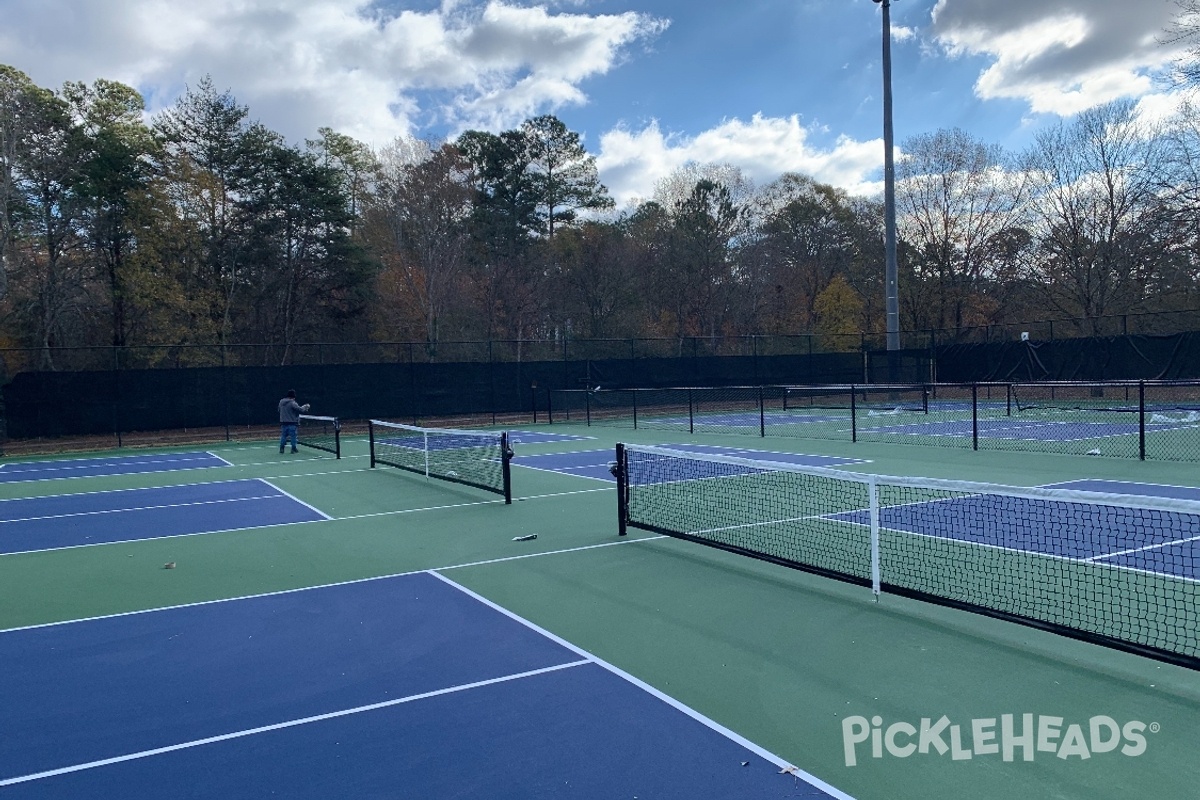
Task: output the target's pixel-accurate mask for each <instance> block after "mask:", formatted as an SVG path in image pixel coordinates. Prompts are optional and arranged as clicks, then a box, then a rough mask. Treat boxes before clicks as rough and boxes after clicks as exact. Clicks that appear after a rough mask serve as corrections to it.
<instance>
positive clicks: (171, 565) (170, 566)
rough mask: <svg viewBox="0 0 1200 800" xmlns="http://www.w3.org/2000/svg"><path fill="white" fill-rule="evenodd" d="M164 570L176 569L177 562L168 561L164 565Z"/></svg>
mask: <svg viewBox="0 0 1200 800" xmlns="http://www.w3.org/2000/svg"><path fill="white" fill-rule="evenodd" d="M163 569H175V562H174V561H168V562H167V563H165V564H163Z"/></svg>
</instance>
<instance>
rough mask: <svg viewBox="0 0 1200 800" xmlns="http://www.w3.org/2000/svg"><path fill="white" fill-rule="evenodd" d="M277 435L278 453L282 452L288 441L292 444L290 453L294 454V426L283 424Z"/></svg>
mask: <svg viewBox="0 0 1200 800" xmlns="http://www.w3.org/2000/svg"><path fill="white" fill-rule="evenodd" d="M279 427H280V434H279V452H281V453H282V452H283V448H284V446H285V445H286V444H287V443H288V442H289V441H290V442H291V443H292V452H293V453H294V452H296V426H295V425H290V424H288V423H286V422H285V423H283V424H281V425H280V426H279Z"/></svg>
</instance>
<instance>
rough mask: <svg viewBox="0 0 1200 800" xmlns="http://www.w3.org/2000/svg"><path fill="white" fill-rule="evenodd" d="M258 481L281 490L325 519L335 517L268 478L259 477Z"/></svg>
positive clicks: (282, 493)
mask: <svg viewBox="0 0 1200 800" xmlns="http://www.w3.org/2000/svg"><path fill="white" fill-rule="evenodd" d="M258 481H259V483H265V484H266V485H267V486H270V487H271V488H272V489H274V490H275V491H277V492H279V493H280V494H281V495H283V496H284V497H286V498H288V499H289V500H291V501H292V502H294V503H299V504H300V505H302V506H304V507H305V508H307V509H308V510H309V511H311V512H313V513H314V514H320V515H321V516H322V517H324V518H325V519H333V517H331V516H329V515H328V514H326V513H325V512H324V511H322V510H321V509H319V508H317V507H316V506H314V505H312V504H311V503H306V502H304V501H303V500H301V499H300V498H299V497H296V495H294V494H292V493H291V492H285V491H284V490H283V489H280V488H279V487H278V486H276V485H275V484H273V483H271V482H270V481H269V480H267V479H266V478H259V479H258Z"/></svg>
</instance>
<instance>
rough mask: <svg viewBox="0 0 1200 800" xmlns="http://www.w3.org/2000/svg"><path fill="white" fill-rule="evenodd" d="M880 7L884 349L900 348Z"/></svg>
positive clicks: (887, 25)
mask: <svg viewBox="0 0 1200 800" xmlns="http://www.w3.org/2000/svg"><path fill="white" fill-rule="evenodd" d="M874 2H876V3H879V4H880V5H881V6H882V7H883V250H884V262H885V266H884V293H885V305H884V308H885V310H886V312H887V349H888V350H899V349H900V291H899V288H898V286H897V283H898V280H897V275H896V273H897V268H896V165H895V163H894V161H893V157H892V151H893V149H894V147H893V143H892V17H891V5H892V0H874Z"/></svg>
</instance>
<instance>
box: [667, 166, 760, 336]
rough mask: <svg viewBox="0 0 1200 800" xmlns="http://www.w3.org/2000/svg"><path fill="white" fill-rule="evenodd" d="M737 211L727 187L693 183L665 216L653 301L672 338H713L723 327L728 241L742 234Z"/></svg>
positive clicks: (729, 288)
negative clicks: (666, 232) (665, 315)
mask: <svg viewBox="0 0 1200 800" xmlns="http://www.w3.org/2000/svg"><path fill="white" fill-rule="evenodd" d="M743 219H744V217H743V214H742V210H741V208H739V207H738V206H736V205H735V204H734V202H733V199H732V197H731V196H730V192H729V189H728V187H726V186H724V185H722V184H719V183H714V182H713V181H710V180H707V179H701V180H699V181H697V182H696V185H695V186H694V187H693V188H692V193H691V194H690V195H689V196H688V197H687V199H685V200H683V201H681V202H680V203H678V204H677V205H676V206H675V208H674V209H673V211H672V214H671V228H670V235H669V239H668V244H667V249H666V253H665V264H664V266H665V270H664V271H663V273H662V274H660V275H659V276H658V278H659V283H658V286H657V289H658V292H657V295H658V298H659V302H660V303H661V304H662V308H663V309H664V310H668V311H669V319H670V320H671V322H672V323H673V326H674V329H675V330H674V331H673V332H674V334H675V335H676V336H689V335H690V336H698V335H708V336H716V335H717V333H718V332H719V331H721V330H722V329H723V322H724V320H725V315H726V312H727V310H728V308H729V305H730V301H731V300H732V299H733V298H732V297H731V293H732V292H734V291H735V282H734V264H733V257H734V250H733V246H734V242H735V240H736V238H737V237H738V235H739V234H740V233H742V232H743V227H742V221H743Z"/></svg>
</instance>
